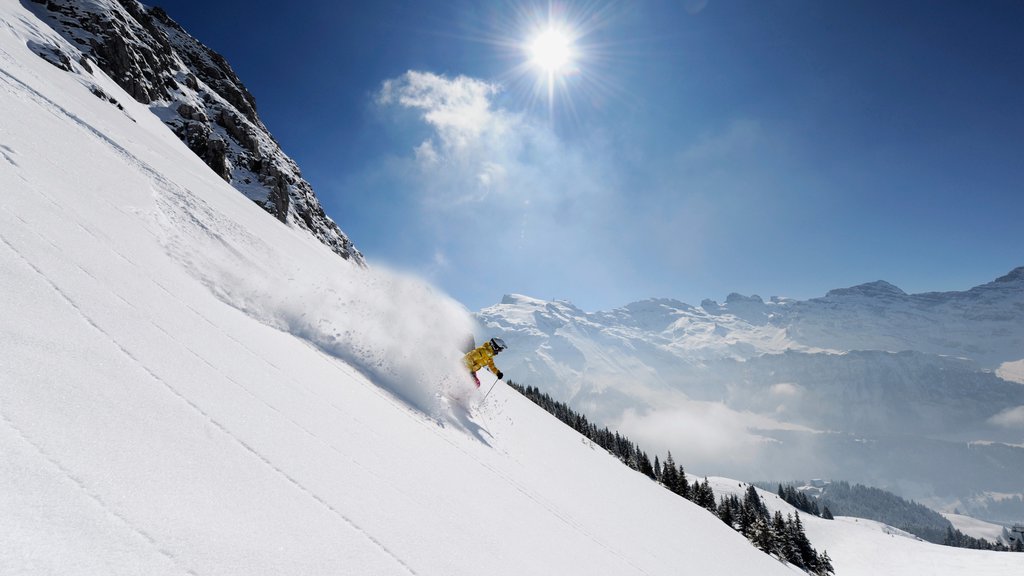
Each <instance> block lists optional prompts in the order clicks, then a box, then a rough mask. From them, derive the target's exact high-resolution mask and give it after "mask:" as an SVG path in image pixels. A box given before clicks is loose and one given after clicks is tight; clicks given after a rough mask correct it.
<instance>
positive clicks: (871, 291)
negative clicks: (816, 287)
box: [826, 280, 907, 297]
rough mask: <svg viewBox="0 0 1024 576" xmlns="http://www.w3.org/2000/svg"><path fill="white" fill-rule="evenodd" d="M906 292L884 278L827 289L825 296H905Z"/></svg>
mask: <svg viewBox="0 0 1024 576" xmlns="http://www.w3.org/2000/svg"><path fill="white" fill-rule="evenodd" d="M906 295H907V293H906V292H904V291H903V290H900V289H899V287H897V286H894V285H892V284H890V283H888V282H886V281H885V280H877V281H875V282H868V283H866V284H858V285H856V286H852V287H850V288H837V289H835V290H829V291H828V294H826V296H868V297H880V296H906Z"/></svg>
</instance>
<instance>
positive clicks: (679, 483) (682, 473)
mask: <svg viewBox="0 0 1024 576" xmlns="http://www.w3.org/2000/svg"><path fill="white" fill-rule="evenodd" d="M690 492H691V489H690V482H689V481H687V480H686V470H683V467H682V465H680V466H679V471H678V474H677V475H676V494H679V495H680V496H682V497H683V498H687V499H690V500H692V499H693V495H692V494H691V493H690Z"/></svg>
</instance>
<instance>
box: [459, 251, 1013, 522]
mask: <svg viewBox="0 0 1024 576" xmlns="http://www.w3.org/2000/svg"><path fill="white" fill-rule="evenodd" d="M476 316H477V319H478V321H479V323H480V324H481V326H482V332H483V333H487V334H495V335H499V336H501V337H502V338H504V339H505V341H506V342H508V344H509V350H508V351H507V352H505V353H504V354H503V356H502V358H501V360H502V362H500V364H501V367H502V369H503V370H504V371H505V373H506V374H508V375H509V377H511V378H512V379H514V380H517V381H521V382H522V383H524V384H529V385H535V386H539V387H546V388H547V389H548V390H549V391H550V392H551V393H553V394H555V395H557V396H560V397H561V398H562V399H563V400H565V401H568V402H569V403H570V404H572V405H574V406H576V407H578V408H579V409H581V410H584V411H586V412H587V413H590V414H594V415H596V416H598V417H599V418H601V419H603V421H605V422H607V423H609V424H613V425H616V426H619V427H620V428H622V429H623V430H625V431H627V432H628V433H630V434H631V435H632V436H635V437H639V438H642V439H644V441H645V442H649V443H653V444H655V445H657V446H659V447H663V448H666V449H672V450H673V452H674V453H676V454H683V455H689V456H691V457H692V460H691V461H695V462H697V463H698V464H699V465H700V466H701V467H707V468H710V469H711V470H712V471H716V470H721V469H723V468H724V469H725V470H726V471H727V472H728V473H731V474H735V475H739V476H743V477H756V478H765V479H779V477H780V475H786V474H790V475H793V474H795V475H796V476H795V477H800V478H809V477H817V476H832V477H836V478H847V479H851V480H856V481H861V482H866V483H874V484H875V485H880V486H884V487H888V488H891V489H893V490H895V491H897V492H900V493H902V494H903V495H907V496H910V497H915V498H923V499H928V498H931V499H933V501H934V502H935V503H937V504H940V503H941V504H944V505H954V504H959V505H965V506H967V505H968V504H969V501H970V499H971V498H978V497H984V496H983V494H984V493H986V492H988V493H991V494H1003V493H1010V494H1018V493H1020V490H1019V487H1017V486H1016V484H1017V483H1016V481H1015V480H1014V479H1015V478H1020V473H1021V472H1024V456H1022V454H1024V450H1022V449H1021V448H1020V445H1024V385H1022V384H1024V378H1021V376H1022V372H1021V367H1022V366H1024V268H1016V269H1014V270H1011V271H1010V272H1009V273H1007V274H1006V275H1003V276H1001V277H999V278H996V279H995V280H993V281H991V282H988V283H985V284H982V285H979V286H976V287H974V288H971V289H969V290H965V291H961V292H929V293H922V294H907V293H905V292H904V291H903V290H901V289H899V288H898V287H896V286H894V285H893V284H890V283H888V282H885V281H876V282H870V283H866V284H861V285H858V286H853V287H850V288H841V289H836V290H831V291H829V292H828V293H827V294H826V295H824V296H822V297H820V298H813V299H809V300H794V299H787V298H780V297H772V298H769V299H768V300H764V299H762V298H761V297H759V296H756V295H754V296H743V295H740V294H735V293H734V294H730V295H729V296H728V297H727V298H726V299H725V302H716V301H713V300H704V301H703V302H702V303H701V304H700V305H699V306H692V305H688V304H685V303H682V302H679V301H676V300H671V299H651V300H644V301H640V302H634V303H631V304H628V305H626V306H623V307H621V308H617V309H614V310H611V311H599V312H585V311H583V310H581V309H579V308H577V307H575V306H573V305H572V304H571V303H569V302H565V301H554V302H548V301H543V300H538V299H534V298H530V297H527V296H522V295H508V296H505V297H504V298H503V299H502V301H501V303H499V304H496V305H494V306H491V307H488V308H485V309H483V310H481V311H480V312H478V313H477V315H476ZM698 424H699V426H706V425H707V426H712V427H717V428H718V429H720V430H722V431H723V433H725V432H728V433H729V434H732V435H734V436H739V437H745V438H746V441H745V442H734V443H731V444H729V445H728V446H723V450H724V451H725V453H723V454H707V453H698V452H696V451H695V450H694V449H693V448H692V446H691V445H690V444H689V442H688V438H689V435H690V434H691V433H692V428H694V427H698ZM879 443H880V444H879ZM879 445H880V446H883V447H884V448H885V451H882V450H873V451H868V452H865V451H864V450H863V447H864V446H879ZM996 445H998V447H997V446H996ZM925 446H929V447H930V448H929V450H927V451H923V450H922V449H923V448H924V447H925ZM968 447H969V448H970V449H968ZM997 450H998V451H1000V455H999V456H998V457H996V456H995V455H994V454H995V451H997ZM890 452H891V453H890ZM733 453H735V454H740V455H741V456H740V457H735V456H732V455H731V454H733ZM951 454H953V455H955V456H953V462H958V463H960V464H962V465H963V466H970V467H971V472H970V473H966V472H965V473H964V474H963V476H962V478H961V479H960V480H958V479H957V477H956V476H954V477H952V478H950V477H947V476H946V475H940V473H939V471H938V469H939V465H940V464H941V463H942V462H943V461H946V462H949V460H948V458H950V457H951ZM911 455H913V457H912V458H911V457H910V456H911ZM790 477H792V476H790ZM940 478H941V479H940ZM979 478H984V480H980V481H979ZM783 479H785V478H783ZM991 494H990V495H991Z"/></svg>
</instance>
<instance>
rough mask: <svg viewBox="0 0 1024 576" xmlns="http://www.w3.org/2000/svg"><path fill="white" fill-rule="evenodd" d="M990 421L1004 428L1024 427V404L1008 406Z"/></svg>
mask: <svg viewBox="0 0 1024 576" xmlns="http://www.w3.org/2000/svg"><path fill="white" fill-rule="evenodd" d="M988 421H989V422H990V423H992V424H995V425H996V426H1002V427H1004V428H1024V406H1017V407H1016V408H1007V409H1006V410H1003V411H1002V412H1000V413H999V414H996V415H995V416H993V417H991V418H989V419H988Z"/></svg>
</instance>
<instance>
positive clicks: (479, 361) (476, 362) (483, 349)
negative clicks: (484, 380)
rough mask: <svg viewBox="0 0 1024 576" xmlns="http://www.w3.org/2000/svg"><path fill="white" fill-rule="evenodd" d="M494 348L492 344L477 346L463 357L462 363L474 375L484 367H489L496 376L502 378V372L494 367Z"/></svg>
mask: <svg viewBox="0 0 1024 576" xmlns="http://www.w3.org/2000/svg"><path fill="white" fill-rule="evenodd" d="M495 354H496V352H495V351H494V347H493V346H491V342H490V341H487V342H484V343H483V344H482V345H480V346H477V347H476V348H474V349H472V350H470V351H469V353H467V354H466V355H465V356H463V357H462V361H463V362H464V363H465V364H466V368H469V371H470V372H472V373H473V374H476V371H477V370H480V369H481V368H483V367H485V366H486V367H487V369H488V370H490V371H491V372H492V373H493V374H494V375H495V376H498V377H499V378H500V377H501V376H500V375H501V370H498V367H497V366H495V365H494V355H495Z"/></svg>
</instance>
